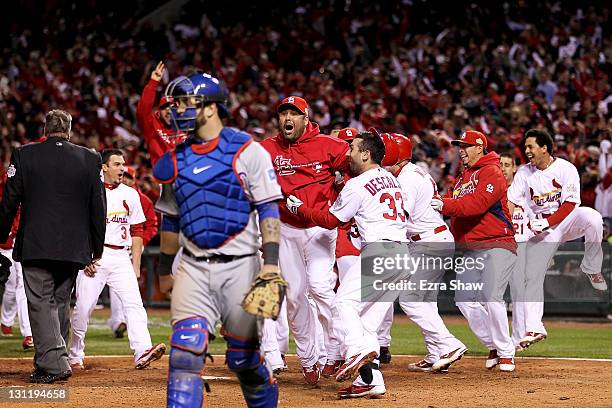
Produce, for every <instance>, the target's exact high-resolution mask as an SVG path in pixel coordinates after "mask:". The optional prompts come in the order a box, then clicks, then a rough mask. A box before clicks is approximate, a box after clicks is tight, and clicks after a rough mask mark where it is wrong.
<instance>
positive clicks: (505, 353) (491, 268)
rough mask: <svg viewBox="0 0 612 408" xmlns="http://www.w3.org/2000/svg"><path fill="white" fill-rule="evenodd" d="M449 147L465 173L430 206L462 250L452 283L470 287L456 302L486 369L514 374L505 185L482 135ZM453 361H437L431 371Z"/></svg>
mask: <svg viewBox="0 0 612 408" xmlns="http://www.w3.org/2000/svg"><path fill="white" fill-rule="evenodd" d="M451 143H452V144H454V145H456V146H459V156H460V158H461V161H462V163H463V165H464V170H463V172H462V174H461V176H460V177H459V178H458V179H457V182H456V184H455V186H454V188H453V190H452V191H449V192H448V193H447V195H446V196H445V198H442V199H440V198H433V199H432V201H431V206H432V207H433V208H434V209H435V210H437V211H440V212H441V213H442V214H444V215H447V216H450V217H451V229H452V232H453V235H454V237H455V240H456V242H457V243H459V244H461V245H462V246H463V247H464V248H465V252H464V256H463V258H462V259H463V260H464V265H462V270H463V272H462V273H459V272H458V273H457V281H459V282H463V283H465V284H470V285H469V286H468V285H464V286H462V287H456V291H455V301H456V302H457V307H459V310H461V313H463V315H464V316H465V318H466V319H467V321H468V324H469V325H470V328H471V329H472V331H473V332H474V334H476V336H477V337H478V339H479V340H480V341H481V342H482V343H483V344H484V345H485V346H486V347H487V348H488V349H489V350H490V358H489V359H487V362H485V366H486V367H487V368H492V367H490V366H489V365H490V364H489V360H494V362H495V363H496V364H495V365H499V369H500V370H501V371H514V369H515V362H514V352H515V350H514V345H513V344H512V339H511V338H510V335H509V328H508V316H507V312H506V308H505V304H504V299H503V297H504V292H505V290H506V286H507V285H508V281H509V280H510V275H511V273H512V271H513V269H514V267H515V264H516V242H515V241H514V229H513V227H512V223H511V222H510V214H509V212H508V207H507V204H506V203H507V199H506V191H507V187H506V181H505V179H504V176H503V174H502V172H501V168H500V165H499V156H498V155H497V154H496V153H495V152H490V153H487V150H486V149H487V138H486V137H485V136H484V135H483V134H482V133H480V132H477V131H473V130H468V131H466V132H465V133H463V134H462V135H461V138H460V139H458V140H453V141H452V142H451ZM463 266H465V267H464V268H463ZM493 351H495V353H493ZM491 355H495V356H496V359H493V358H491ZM453 357H454V355H453V354H451V355H449V356H446V358H440V360H438V361H437V362H436V363H435V364H434V365H433V366H432V369H434V370H436V369H438V368H439V367H440V366H443V365H446V364H447V363H448V362H449V361H450V359H452V358H453ZM495 365H493V366H495Z"/></svg>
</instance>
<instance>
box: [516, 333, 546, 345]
mask: <svg viewBox="0 0 612 408" xmlns="http://www.w3.org/2000/svg"><path fill="white" fill-rule="evenodd" d="M545 338H546V335H545V334H544V333H534V332H527V335H526V336H525V337H523V338H522V339H521V342H520V343H519V345H520V346H521V347H522V348H524V349H526V348H527V347H529V346H531V345H532V344H535V343H537V342H539V341H542V340H544V339H545Z"/></svg>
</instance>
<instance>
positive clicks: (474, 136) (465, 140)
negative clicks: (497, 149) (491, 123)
mask: <svg viewBox="0 0 612 408" xmlns="http://www.w3.org/2000/svg"><path fill="white" fill-rule="evenodd" d="M451 144H453V145H455V146H460V145H462V144H464V145H469V146H482V147H483V148H485V149H486V148H487V137H486V136H485V135H483V134H482V133H480V132H479V131H477V130H468V131H466V132H464V133H463V134H462V135H461V137H460V138H459V139H457V140H453V141H452V142H451Z"/></svg>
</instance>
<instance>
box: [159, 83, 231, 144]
mask: <svg viewBox="0 0 612 408" xmlns="http://www.w3.org/2000/svg"><path fill="white" fill-rule="evenodd" d="M164 94H165V96H166V97H172V98H173V99H174V101H175V102H177V103H176V104H175V106H173V107H172V120H173V124H174V127H175V128H176V130H182V131H184V132H193V131H194V130H195V128H196V123H195V121H196V116H197V112H196V109H197V108H199V107H200V106H203V105H205V104H207V103H209V102H215V103H216V104H217V106H218V108H219V116H220V117H227V116H229V111H228V109H227V106H226V105H225V104H226V103H227V101H228V99H229V92H228V90H227V86H226V85H225V82H223V81H222V80H219V79H217V78H215V77H213V76H212V75H210V74H205V73H200V72H198V73H195V74H191V75H189V76H180V77H177V78H175V79H173V80H172V81H171V82H170V83H169V84H168V86H167V87H166V91H165V93H164ZM181 102H182V103H184V104H186V105H187V107H186V108H184V111H183V112H180V113H179V108H178V106H177V105H179V104H181ZM181 109H182V108H181Z"/></svg>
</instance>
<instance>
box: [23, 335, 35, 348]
mask: <svg viewBox="0 0 612 408" xmlns="http://www.w3.org/2000/svg"><path fill="white" fill-rule="evenodd" d="M21 347H23V349H24V350H31V349H33V348H34V339H33V338H32V336H25V337H24V338H23V343H21Z"/></svg>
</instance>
